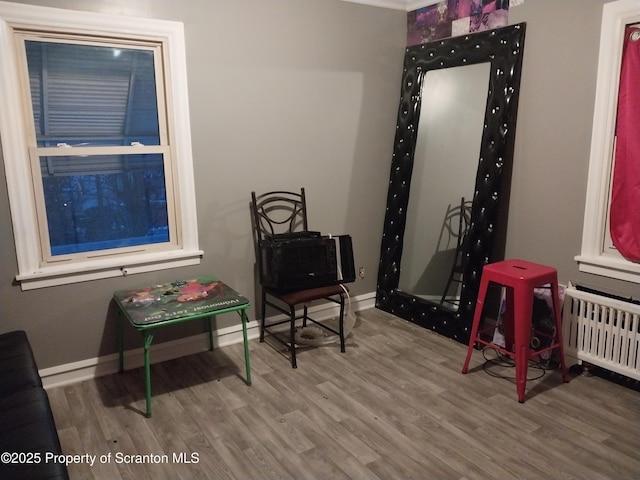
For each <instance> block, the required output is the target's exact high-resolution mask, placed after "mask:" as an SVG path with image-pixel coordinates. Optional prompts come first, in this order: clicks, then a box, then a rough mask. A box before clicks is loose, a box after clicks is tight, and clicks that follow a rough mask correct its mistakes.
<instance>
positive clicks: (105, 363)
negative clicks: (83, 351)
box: [40, 293, 375, 388]
mask: <svg viewBox="0 0 640 480" xmlns="http://www.w3.org/2000/svg"><path fill="white" fill-rule="evenodd" d="M374 306H375V293H366V294H363V295H358V296H357V297H353V298H351V310H352V311H354V312H359V311H361V310H367V309H369V308H373V307H374ZM338 311H339V306H338V305H337V304H334V303H332V302H327V303H323V304H320V305H315V306H313V307H310V308H309V313H313V314H314V317H315V318H317V319H318V320H326V319H328V318H331V317H334V316H336V315H338ZM279 318H283V319H284V318H285V317H284V315H278V316H274V317H271V318H269V321H277V320H278V319H279ZM259 334H260V332H259V324H258V321H256V320H252V321H250V322H248V323H247V336H248V338H249V340H252V339H254V338H258V336H259ZM240 342H242V325H233V326H231V327H226V328H221V329H219V330H215V331H214V332H213V345H214V348H220V347H224V346H227V345H233V344H235V343H240ZM208 349H209V335H208V333H206V332H205V333H202V334H198V335H193V336H191V337H186V338H180V339H178V340H172V341H169V342H164V343H159V344H157V345H152V346H151V363H160V362H165V361H167V360H172V359H174V358H180V357H184V356H185V355H192V354H194V353H200V352H204V351H206V350H208ZM124 360H125V369H127V370H129V369H132V368H139V367H141V366H143V365H144V348H142V347H140V348H136V349H134V350H127V351H125V352H124ZM118 368H119V365H118V353H112V354H109V355H103V356H101V357H94V358H88V359H86V360H80V361H78V362H72V363H67V364H64V365H58V366H55V367H50V368H44V369H42V370H40V376H41V377H42V383H43V384H44V386H45V388H55V387H61V386H64V385H69V384H71V383H77V382H81V381H83V380H89V379H92V378H97V377H101V376H104V375H111V374H113V373H117V372H118Z"/></svg>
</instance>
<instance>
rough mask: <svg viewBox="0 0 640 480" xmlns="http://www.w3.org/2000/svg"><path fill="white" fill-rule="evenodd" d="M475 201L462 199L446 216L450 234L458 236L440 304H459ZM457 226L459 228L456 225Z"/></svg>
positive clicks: (450, 208) (456, 305) (451, 207)
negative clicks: (465, 253)
mask: <svg viewBox="0 0 640 480" xmlns="http://www.w3.org/2000/svg"><path fill="white" fill-rule="evenodd" d="M472 203H473V202H471V201H465V199H464V197H462V198H461V199H460V205H456V206H449V208H448V209H447V214H446V217H445V225H448V229H449V235H452V236H454V237H455V238H456V248H455V253H454V258H453V264H452V265H451V271H450V272H449V277H448V278H447V283H446V286H445V288H444V292H443V293H442V298H441V299H440V304H441V305H445V304H449V305H451V306H453V307H458V305H459V290H460V288H461V287H462V282H463V281H464V277H463V274H464V252H465V250H466V245H467V233H468V232H469V226H470V225H471V205H472ZM454 225H455V226H457V228H455V227H454Z"/></svg>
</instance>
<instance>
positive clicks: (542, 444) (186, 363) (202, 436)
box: [48, 309, 640, 480]
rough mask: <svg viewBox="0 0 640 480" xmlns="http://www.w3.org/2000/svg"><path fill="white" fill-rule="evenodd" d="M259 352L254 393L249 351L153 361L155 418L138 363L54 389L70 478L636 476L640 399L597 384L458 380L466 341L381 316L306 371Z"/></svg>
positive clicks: (477, 369) (482, 375) (482, 374)
mask: <svg viewBox="0 0 640 480" xmlns="http://www.w3.org/2000/svg"><path fill="white" fill-rule="evenodd" d="M250 350H251V364H252V375H253V385H252V386H251V387H249V386H247V385H246V384H245V382H244V363H243V352H242V345H241V344H238V345H232V346H229V347H224V348H221V349H218V350H216V351H214V352H205V353H201V354H196V355H191V356H188V357H184V358H180V359H177V360H173V361H169V362H164V363H160V364H157V365H153V366H152V384H153V392H154V393H153V417H152V418H150V419H147V418H145V416H144V414H143V413H142V412H143V410H144V402H145V396H144V380H143V371H142V369H135V370H131V371H127V372H125V373H124V374H115V375H109V376H105V377H101V378H97V379H95V380H89V381H84V382H81V383H77V384H73V385H69V386H65V387H59V388H54V389H50V390H49V391H48V394H49V398H50V401H51V405H52V408H53V412H54V416H55V420H56V424H57V426H58V431H59V435H60V440H61V443H62V448H63V450H64V452H65V453H66V454H70V455H74V454H75V455H85V457H82V458H79V459H78V460H79V461H78V463H73V464H71V465H70V466H69V472H70V475H71V478H72V479H109V480H118V479H136V480H142V479H154V480H157V479H172V480H173V479H216V480H221V479H296V480H297V479H371V480H375V479H434V480H435V479H453V480H460V479H465V480H474V479H478V480H489V479H588V480H596V479H612V480H621V479H638V478H640V393H638V392H637V391H634V390H633V389H630V388H627V387H625V386H621V385H618V384H616V383H613V382H611V381H607V380H605V379H603V378H599V377H597V376H583V375H577V374H574V375H572V380H571V382H570V383H568V384H564V383H562V380H561V377H560V373H559V372H557V371H547V372H542V371H540V370H536V369H530V378H533V377H536V376H539V375H541V374H542V373H544V375H543V376H542V377H541V378H538V379H536V380H529V381H528V383H527V398H526V402H525V403H523V404H520V403H518V401H517V397H516V390H515V384H514V383H513V380H509V379H507V378H504V377H513V375H514V369H513V368H510V367H493V366H492V367H491V368H490V369H489V372H490V373H492V374H493V375H498V377H496V376H493V375H490V374H489V373H488V372H487V371H486V370H485V368H484V362H485V360H484V357H483V353H482V352H480V351H475V352H474V354H473V357H472V361H471V367H470V371H469V373H467V374H466V375H462V374H461V373H460V369H461V367H462V364H463V361H464V357H465V354H466V346H464V345H462V344H459V343H457V342H455V341H453V340H450V339H447V338H444V337H441V336H439V335H437V334H435V333H433V332H431V331H428V330H426V329H423V328H421V327H418V326H415V325H413V324H411V323H409V322H406V321H404V320H401V319H398V318H396V317H394V316H392V315H389V314H387V313H385V312H382V311H380V310H376V309H371V310H366V311H364V312H360V313H359V314H358V321H357V323H356V326H355V328H354V330H353V333H352V335H351V336H350V337H349V339H348V341H347V351H346V353H344V354H341V353H340V351H339V347H338V345H337V344H334V345H329V346H322V347H317V348H308V349H304V350H300V351H299V355H298V368H297V369H295V370H294V369H292V368H291V367H290V364H289V362H288V359H287V358H285V357H283V356H282V354H281V353H278V352H277V351H276V350H275V349H274V348H273V347H271V346H269V345H268V344H265V343H259V342H258V341H257V340H254V341H251V342H250ZM152 356H153V349H152ZM487 356H489V355H487ZM89 455H95V460H94V464H93V466H90V465H89V462H90V461H91V459H90V458H88V456H89ZM187 460H188V462H187Z"/></svg>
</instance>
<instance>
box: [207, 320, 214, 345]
mask: <svg viewBox="0 0 640 480" xmlns="http://www.w3.org/2000/svg"><path fill="white" fill-rule="evenodd" d="M207 325H208V326H209V351H210V352H213V330H212V328H211V317H207Z"/></svg>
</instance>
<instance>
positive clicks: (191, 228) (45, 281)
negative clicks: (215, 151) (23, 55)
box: [0, 1, 203, 290]
mask: <svg viewBox="0 0 640 480" xmlns="http://www.w3.org/2000/svg"><path fill="white" fill-rule="evenodd" d="M14 28H22V29H28V28H35V29H48V30H51V31H55V32H68V31H73V32H78V33H81V34H86V35H94V36H95V35H101V36H106V37H115V38H118V37H121V36H126V37H134V38H140V39H144V38H153V39H157V40H158V41H164V42H165V43H166V45H167V49H166V52H165V54H164V55H165V58H164V63H165V67H166V68H165V80H166V82H167V86H166V91H167V93H168V95H167V97H168V99H167V100H168V102H170V104H171V105H170V108H168V112H167V121H168V123H169V125H168V128H169V130H170V131H172V132H173V137H172V142H171V148H172V149H173V152H172V153H173V157H174V159H175V163H174V166H175V171H174V172H173V173H174V176H173V179H174V181H175V189H176V195H177V199H176V214H177V219H178V224H179V225H178V242H179V244H180V247H178V248H176V249H175V250H170V251H163V252H149V253H131V254H126V255H114V256H112V257H105V258H101V259H95V260H88V261H84V262H77V263H74V264H68V265H47V266H41V264H40V262H41V258H42V254H41V246H40V235H39V233H38V219H37V217H36V207H35V199H34V190H33V183H32V177H31V167H30V161H29V151H28V147H27V146H28V143H27V138H28V137H27V129H26V128H25V122H24V121H22V120H23V118H24V115H25V114H26V111H25V106H24V104H23V101H22V95H21V94H20V92H21V84H20V78H19V68H18V63H17V62H18V58H17V53H16V48H15V40H14V33H13V29H14ZM185 52H186V51H185V41H184V26H183V24H182V23H180V22H174V21H167V20H156V19H148V18H134V17H126V16H118V15H108V14H101V13H100V14H99V13H92V12H82V11H74V10H64V9H58V8H51V7H39V6H33V5H20V4H15V3H10V2H2V1H0V71H2V76H1V77H0V105H2V108H0V138H1V141H2V150H3V159H4V168H5V174H6V179H7V189H8V194H9V204H10V211H11V218H12V224H13V232H14V239H15V248H16V256H17V261H18V274H17V275H16V280H17V281H18V282H20V284H21V287H22V289H23V290H30V289H34V288H42V287H48V286H53V285H63V284H69V283H74V282H82V281H87V280H95V279H100V278H109V277H118V276H126V275H129V274H134V273H142V272H150V271H156V270H161V269H165V268H174V267H182V266H187V265H197V264H199V263H200V261H201V258H202V255H203V251H202V250H200V249H199V246H198V228H197V217H196V200H195V185H194V174H193V162H192V150H191V130H190V118H189V104H188V89H187V73H186V71H187V68H186V53H185ZM16 112H20V114H19V115H16ZM16 117H18V118H16ZM17 120H18V121H17Z"/></svg>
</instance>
